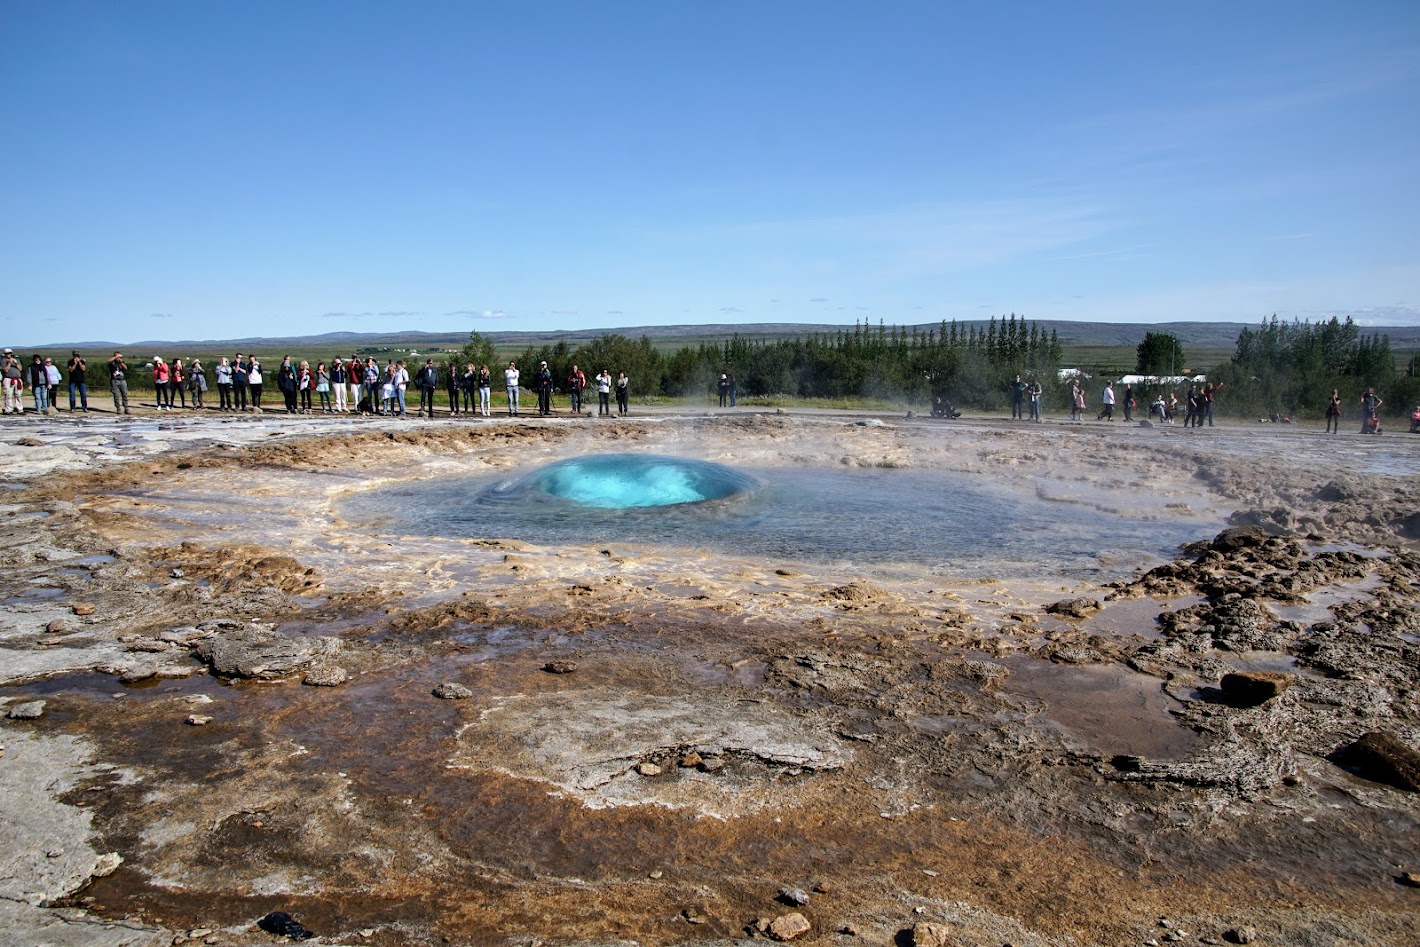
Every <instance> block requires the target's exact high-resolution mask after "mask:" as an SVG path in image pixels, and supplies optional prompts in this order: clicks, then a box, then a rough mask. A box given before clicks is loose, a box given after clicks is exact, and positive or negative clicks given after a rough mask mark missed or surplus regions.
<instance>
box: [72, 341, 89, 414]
mask: <svg viewBox="0 0 1420 947" xmlns="http://www.w3.org/2000/svg"><path fill="white" fill-rule="evenodd" d="M67 367H68V369H69V411H70V412H71V413H72V412H73V411H74V390H75V389H76V388H77V389H78V391H79V402H80V403H81V404H82V405H83V406H84V411H85V412H87V411H88V410H89V384H88V372H89V363H88V362H86V361H84V356H82V355H80V354H79V353H78V352H75V353H74V354H73V355H71V356H70V357H69V364H68V366H67Z"/></svg>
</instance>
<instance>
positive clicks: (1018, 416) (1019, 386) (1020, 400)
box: [1011, 375, 1026, 421]
mask: <svg viewBox="0 0 1420 947" xmlns="http://www.w3.org/2000/svg"><path fill="white" fill-rule="evenodd" d="M1025 403H1026V383H1025V382H1023V381H1021V376H1020V375H1017V376H1016V380H1015V381H1013V382H1011V419H1012V420H1014V421H1023V420H1025V416H1026V412H1025Z"/></svg>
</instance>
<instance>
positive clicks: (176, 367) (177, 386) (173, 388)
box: [168, 358, 187, 408]
mask: <svg viewBox="0 0 1420 947" xmlns="http://www.w3.org/2000/svg"><path fill="white" fill-rule="evenodd" d="M173 395H177V400H178V401H180V402H182V406H183V407H184V408H186V407H187V367H186V366H185V365H183V363H182V359H180V358H175V359H173V365H172V374H171V377H170V378H169V379H168V407H169V408H171V407H172V406H173Z"/></svg>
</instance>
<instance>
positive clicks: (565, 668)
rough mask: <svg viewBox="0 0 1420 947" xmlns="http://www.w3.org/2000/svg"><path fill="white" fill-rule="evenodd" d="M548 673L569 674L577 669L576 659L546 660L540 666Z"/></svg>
mask: <svg viewBox="0 0 1420 947" xmlns="http://www.w3.org/2000/svg"><path fill="white" fill-rule="evenodd" d="M542 669H543V670H544V671H546V672H547V673H548V674H571V673H572V672H573V671H575V670H577V662H576V661H548V662H547V663H546V664H544V665H543V666H542Z"/></svg>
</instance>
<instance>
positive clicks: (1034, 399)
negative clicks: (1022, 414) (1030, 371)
mask: <svg viewBox="0 0 1420 947" xmlns="http://www.w3.org/2000/svg"><path fill="white" fill-rule="evenodd" d="M1043 393H1044V389H1042V388H1041V387H1040V382H1038V381H1036V380H1035V379H1034V378H1032V379H1031V380H1030V384H1029V385H1026V397H1027V398H1029V399H1030V419H1031V420H1032V421H1035V422H1039V421H1040V396H1041V394H1043Z"/></svg>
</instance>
